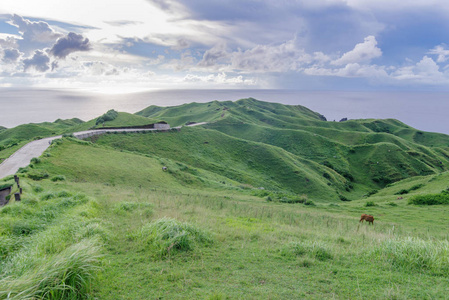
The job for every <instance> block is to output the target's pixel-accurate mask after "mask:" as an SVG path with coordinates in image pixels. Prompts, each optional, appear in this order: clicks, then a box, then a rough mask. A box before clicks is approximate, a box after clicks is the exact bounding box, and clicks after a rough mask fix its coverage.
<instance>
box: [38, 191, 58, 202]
mask: <svg viewBox="0 0 449 300" xmlns="http://www.w3.org/2000/svg"><path fill="white" fill-rule="evenodd" d="M56 197H57V195H56V193H54V192H48V193H45V194H43V195H42V196H41V200H42V201H45V200H49V199H53V198H56Z"/></svg>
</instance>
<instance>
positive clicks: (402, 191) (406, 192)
mask: <svg viewBox="0 0 449 300" xmlns="http://www.w3.org/2000/svg"><path fill="white" fill-rule="evenodd" d="M394 194H395V195H404V194H408V190H404V189H403V190H400V191H399V192H396V193H394Z"/></svg>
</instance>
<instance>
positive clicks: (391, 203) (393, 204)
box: [387, 201, 398, 206]
mask: <svg viewBox="0 0 449 300" xmlns="http://www.w3.org/2000/svg"><path fill="white" fill-rule="evenodd" d="M387 204H388V205H390V206H398V205H397V204H396V203H394V202H391V201H390V202H388V203H387Z"/></svg>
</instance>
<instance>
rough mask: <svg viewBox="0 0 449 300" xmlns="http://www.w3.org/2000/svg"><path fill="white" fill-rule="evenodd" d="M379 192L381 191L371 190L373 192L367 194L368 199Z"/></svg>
mask: <svg viewBox="0 0 449 300" xmlns="http://www.w3.org/2000/svg"><path fill="white" fill-rule="evenodd" d="M378 192H379V190H371V191H369V192H368V193H366V195H365V196H366V197H370V196H372V195H374V194H377V193H378Z"/></svg>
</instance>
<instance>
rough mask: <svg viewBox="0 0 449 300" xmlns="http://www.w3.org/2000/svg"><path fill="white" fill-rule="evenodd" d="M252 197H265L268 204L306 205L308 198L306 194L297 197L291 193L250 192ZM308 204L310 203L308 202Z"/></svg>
mask: <svg viewBox="0 0 449 300" xmlns="http://www.w3.org/2000/svg"><path fill="white" fill-rule="evenodd" d="M252 194H253V195H254V196H258V197H266V198H265V199H266V200H267V201H268V202H280V203H304V204H305V203H306V202H307V201H308V197H307V195H306V194H302V195H298V194H293V193H283V192H272V191H266V190H255V191H252ZM309 203H310V202H309Z"/></svg>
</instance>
